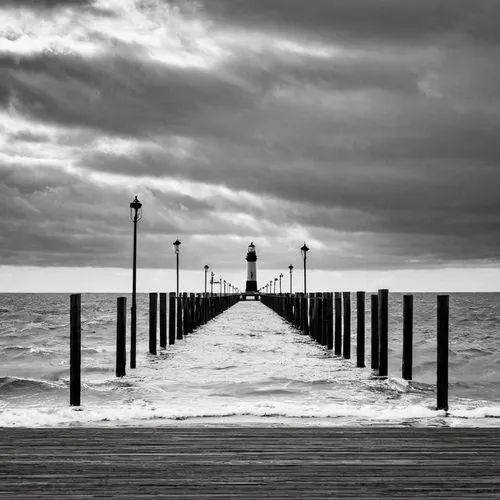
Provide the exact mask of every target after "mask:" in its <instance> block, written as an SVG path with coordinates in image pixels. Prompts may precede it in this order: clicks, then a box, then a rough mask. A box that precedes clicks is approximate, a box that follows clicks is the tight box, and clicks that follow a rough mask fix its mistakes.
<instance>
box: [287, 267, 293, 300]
mask: <svg viewBox="0 0 500 500" xmlns="http://www.w3.org/2000/svg"><path fill="white" fill-rule="evenodd" d="M288 269H290V293H292V272H293V266H292V264H290V265H289V266H288Z"/></svg>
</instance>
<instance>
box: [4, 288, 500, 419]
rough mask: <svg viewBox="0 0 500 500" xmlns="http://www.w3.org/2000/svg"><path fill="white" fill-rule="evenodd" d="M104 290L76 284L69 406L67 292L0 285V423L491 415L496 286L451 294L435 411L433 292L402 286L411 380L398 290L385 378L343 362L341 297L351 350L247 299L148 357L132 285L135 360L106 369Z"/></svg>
mask: <svg viewBox="0 0 500 500" xmlns="http://www.w3.org/2000/svg"><path fill="white" fill-rule="evenodd" d="M116 297H117V295H112V294H83V295H82V384H83V388H82V406H81V407H80V408H74V407H70V406H69V388H68V384H69V295H66V294H1V295H0V320H1V321H0V426H74V425H91V426H103V425H120V426H130V425H146V426H156V425H197V426H200V425H276V426H279V425H294V426H296V425H304V426H309V425H321V426H323V425H327V426H328V425H329V426H339V425H350V426H366V425H403V426H409V425H412V426H498V425H500V335H499V329H500V294H451V297H450V375H449V377H450V409H449V412H448V414H446V413H445V412H444V411H436V409H435V406H436V395H435V379H436V375H435V373H436V333H435V332H436V326H435V325H436V296H435V294H415V298H414V307H415V313H414V314H415V318H414V353H413V358H414V363H413V366H414V369H413V378H414V380H413V381H412V382H406V381H403V380H402V379H401V350H402V342H401V337H402V334H401V332H402V295H401V294H391V296H390V307H389V311H390V323H389V327H390V333H389V378H388V379H387V380H379V379H377V377H375V376H374V374H373V373H372V371H371V370H370V369H369V368H365V369H358V368H355V353H356V344H355V337H356V335H355V325H356V314H355V308H354V304H353V318H352V342H353V344H352V359H351V360H345V359H342V358H339V357H336V356H335V355H333V354H332V353H331V352H330V351H327V350H326V349H325V348H323V347H321V346H319V345H318V344H316V343H314V342H312V341H311V340H310V339H309V338H308V337H306V336H304V335H302V334H300V333H299V332H298V331H297V330H295V329H294V328H293V327H291V326H290V325H289V324H288V323H286V322H285V321H284V320H283V319H282V318H280V317H279V316H278V315H276V314H275V313H274V312H272V311H271V310H270V309H268V308H267V307H266V306H264V305H263V304H261V303H259V302H251V301H249V302H240V303H238V304H236V305H235V306H234V307H232V308H230V309H229V310H228V311H226V312H225V313H223V314H222V315H220V316H219V317H217V318H215V319H214V320H212V321H210V322H209V323H208V324H207V325H204V326H203V327H200V328H199V329H198V330H196V331H195V332H194V333H193V334H190V335H189V336H187V337H186V338H185V339H184V340H182V341H177V343H176V344H175V345H174V346H169V347H167V349H166V350H159V351H158V355H156V356H152V355H150V354H148V353H147V348H148V338H147V336H148V332H147V329H148V317H147V313H148V296H147V294H139V295H138V355H137V369H135V370H130V369H128V368H127V375H126V377H123V378H116V377H115V375H114V373H115V367H114V363H115V328H116V326H115V325H116ZM129 300H130V299H129ZM368 301H369V295H368V294H367V321H366V322H367V335H366V336H367V342H366V352H367V355H368V356H367V362H366V365H367V366H368V367H369V366H370V359H369V352H370V344H369V338H370V329H369V325H370V320H369V302H368ZM352 302H354V297H353V300H352ZM128 305H129V304H128ZM127 334H128V332H127ZM127 340H128V339H127Z"/></svg>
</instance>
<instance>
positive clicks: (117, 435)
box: [0, 428, 500, 499]
mask: <svg viewBox="0 0 500 500" xmlns="http://www.w3.org/2000/svg"><path fill="white" fill-rule="evenodd" d="M499 463H500V428H497V429H449V428H425V429H424V428H349V429H339V428H333V429H332V428H328V429H325V428H72V429H68V428H65V429H0V498H11V497H17V498H26V499H28V498H39V497H45V498H63V497H64V498H67V497H73V498H95V497H101V498H110V497H115V498H116V497H119V498H151V497H155V496H160V497H164V498H169V497H170V498H193V499H194V498H196V499H198V498H208V497H211V498H260V497H263V496H265V497H272V498H286V497H288V498H290V497H292V498H327V497H329V498H341V497H350V496H355V497H358V498H367V497H382V496H383V497H391V496H395V497H413V498H424V497H426V498H433V497H439V498H448V497H453V498H456V497H462V498H474V497H476V498H500V465H499Z"/></svg>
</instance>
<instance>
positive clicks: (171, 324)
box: [168, 292, 176, 345]
mask: <svg viewBox="0 0 500 500" xmlns="http://www.w3.org/2000/svg"><path fill="white" fill-rule="evenodd" d="M175 302H176V300H175V292H170V293H169V294H168V343H169V345H172V344H175Z"/></svg>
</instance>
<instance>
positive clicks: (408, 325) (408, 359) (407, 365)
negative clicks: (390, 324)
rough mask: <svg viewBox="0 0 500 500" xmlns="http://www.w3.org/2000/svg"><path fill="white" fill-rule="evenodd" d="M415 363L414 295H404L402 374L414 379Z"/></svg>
mask: <svg viewBox="0 0 500 500" xmlns="http://www.w3.org/2000/svg"><path fill="white" fill-rule="evenodd" d="M412 365H413V295H403V360H402V365H401V376H402V377H403V379H405V380H411V379H412Z"/></svg>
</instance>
